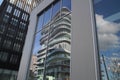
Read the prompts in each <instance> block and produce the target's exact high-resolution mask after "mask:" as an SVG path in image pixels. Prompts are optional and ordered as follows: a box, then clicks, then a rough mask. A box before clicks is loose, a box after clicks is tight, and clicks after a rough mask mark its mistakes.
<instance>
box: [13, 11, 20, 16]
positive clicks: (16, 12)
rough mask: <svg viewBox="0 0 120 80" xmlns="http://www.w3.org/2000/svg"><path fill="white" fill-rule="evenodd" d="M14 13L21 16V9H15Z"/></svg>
mask: <svg viewBox="0 0 120 80" xmlns="http://www.w3.org/2000/svg"><path fill="white" fill-rule="evenodd" d="M13 15H14V16H17V17H19V16H20V10H17V9H15V10H14V13H13Z"/></svg>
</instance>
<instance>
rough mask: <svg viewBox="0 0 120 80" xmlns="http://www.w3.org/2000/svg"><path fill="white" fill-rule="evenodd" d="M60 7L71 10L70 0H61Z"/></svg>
mask: <svg viewBox="0 0 120 80" xmlns="http://www.w3.org/2000/svg"><path fill="white" fill-rule="evenodd" d="M62 8H67V9H68V10H71V0H62Z"/></svg>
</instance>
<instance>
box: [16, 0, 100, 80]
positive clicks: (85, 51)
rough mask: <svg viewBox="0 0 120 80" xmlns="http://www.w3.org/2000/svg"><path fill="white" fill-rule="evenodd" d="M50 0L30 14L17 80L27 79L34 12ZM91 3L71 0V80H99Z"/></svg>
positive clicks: (37, 12)
mask: <svg viewBox="0 0 120 80" xmlns="http://www.w3.org/2000/svg"><path fill="white" fill-rule="evenodd" d="M53 1H54V0H44V1H43V2H42V3H41V4H39V5H38V6H37V7H36V8H35V9H34V10H33V11H32V13H31V17H30V24H29V28H28V35H27V37H26V42H25V46H24V50H23V57H22V60H21V65H20V69H19V73H18V78H17V80H27V76H28V72H29V64H30V58H31V55H32V54H31V52H32V51H31V50H32V48H33V42H34V34H35V29H36V24H37V14H39V13H40V12H41V11H42V10H43V9H44V8H46V7H47V6H48V5H49V4H51V3H52V2H53ZM92 6H93V5H92V0H87V1H85V0H72V22H71V24H72V40H71V41H72V42H71V43H72V45H71V47H72V48H71V53H74V54H71V80H75V79H76V80H79V79H82V80H98V79H100V78H99V66H98V64H97V63H98V62H97V61H98V57H97V55H96V53H97V49H96V48H97V44H96V35H95V26H94V17H93V9H92ZM78 16H79V17H78ZM26 53H28V54H26ZM26 74H27V75H26ZM86 76H87V77H86Z"/></svg>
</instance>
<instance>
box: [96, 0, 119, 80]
mask: <svg viewBox="0 0 120 80" xmlns="http://www.w3.org/2000/svg"><path fill="white" fill-rule="evenodd" d="M119 4H120V0H94V11H95V18H96V26H97V36H98V43H99V44H98V45H99V55H100V67H101V79H102V80H120V6H119Z"/></svg>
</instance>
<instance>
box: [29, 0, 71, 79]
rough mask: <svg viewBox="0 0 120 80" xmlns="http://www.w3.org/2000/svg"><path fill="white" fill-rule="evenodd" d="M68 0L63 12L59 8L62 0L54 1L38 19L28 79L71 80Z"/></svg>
mask: <svg viewBox="0 0 120 80" xmlns="http://www.w3.org/2000/svg"><path fill="white" fill-rule="evenodd" d="M69 1H70V0H68V4H64V7H65V6H66V8H65V9H64V8H63V10H61V9H60V6H61V7H62V2H61V0H59V1H58V2H56V1H55V2H53V3H52V4H51V6H50V7H49V8H48V9H45V10H43V14H44V16H43V14H41V15H39V16H38V23H37V30H36V31H37V32H36V33H35V40H34V47H33V52H32V53H33V55H32V60H31V66H30V73H29V79H31V80H34V79H36V80H70V53H71V11H70V10H68V9H70V6H71V4H69V3H71V2H69ZM63 3H64V2H63ZM61 14H64V16H61ZM51 15H52V18H51ZM43 17H44V19H43ZM42 23H43V24H42ZM46 24H47V25H46ZM32 76H33V77H32Z"/></svg>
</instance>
